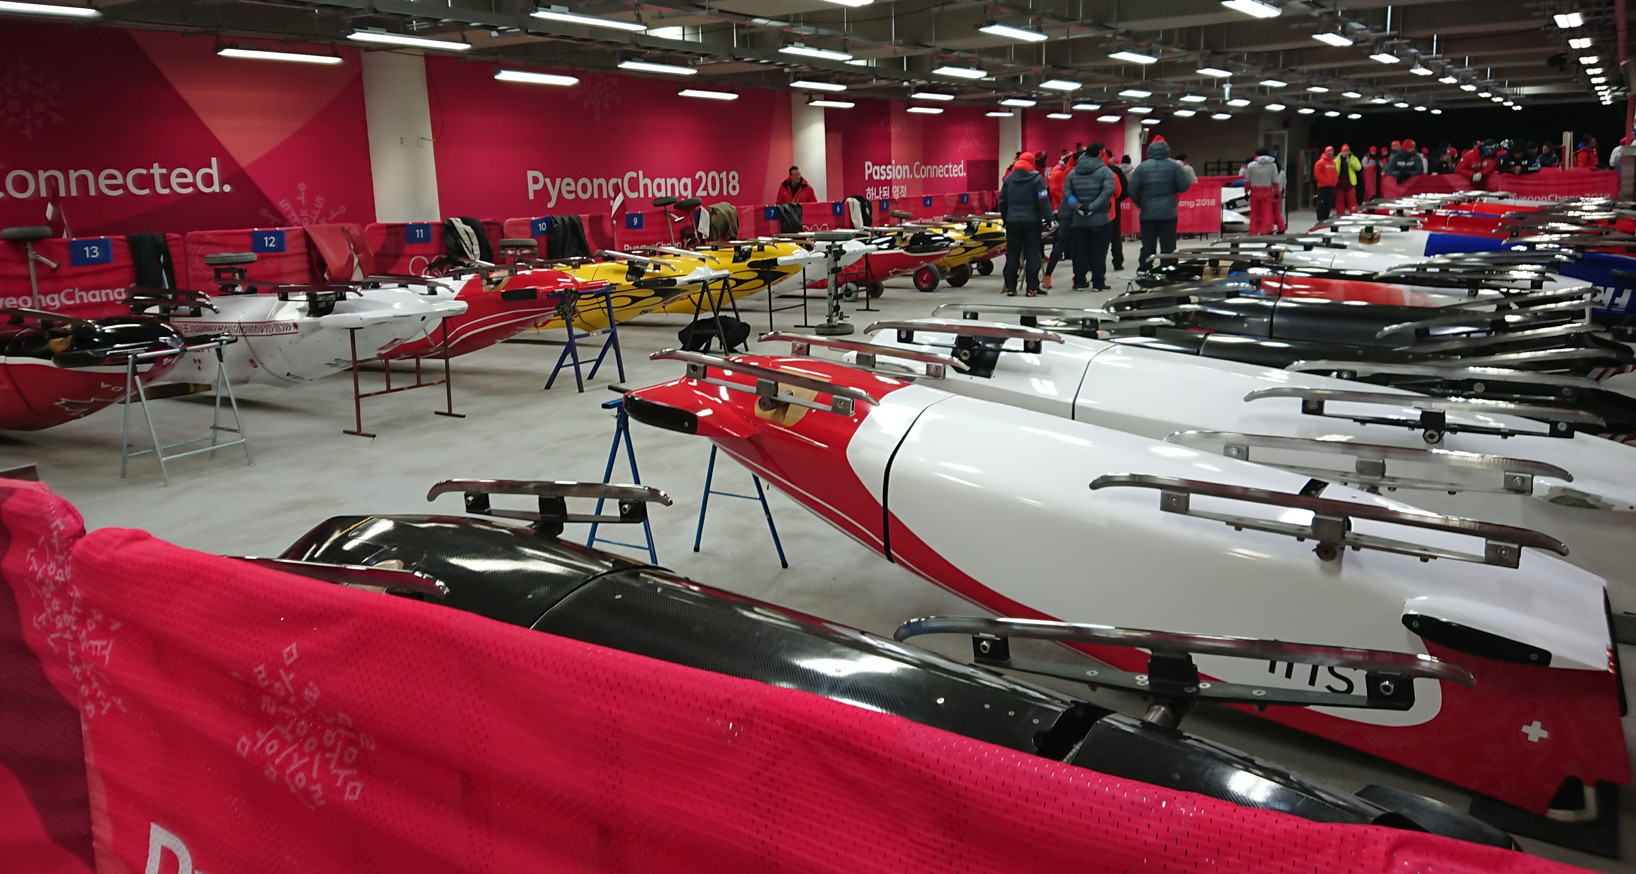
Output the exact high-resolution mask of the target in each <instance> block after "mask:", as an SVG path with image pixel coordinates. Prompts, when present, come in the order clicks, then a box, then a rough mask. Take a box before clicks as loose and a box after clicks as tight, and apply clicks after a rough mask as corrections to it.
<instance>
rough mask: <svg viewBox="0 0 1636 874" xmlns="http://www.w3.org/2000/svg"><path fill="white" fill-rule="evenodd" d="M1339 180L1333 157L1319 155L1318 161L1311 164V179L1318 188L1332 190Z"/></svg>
mask: <svg viewBox="0 0 1636 874" xmlns="http://www.w3.org/2000/svg"><path fill="white" fill-rule="evenodd" d="M1339 178H1340V171H1339V170H1336V169H1335V156H1334V155H1319V156H1318V160H1316V161H1314V162H1312V179H1313V181H1314V182H1316V183H1317V184H1318V187H1319V188H1334V187H1335V182H1336V180H1337V179H1339Z"/></svg>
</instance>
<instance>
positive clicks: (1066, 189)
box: [1062, 157, 1119, 228]
mask: <svg viewBox="0 0 1636 874" xmlns="http://www.w3.org/2000/svg"><path fill="white" fill-rule="evenodd" d="M1118 185H1119V181H1118V180H1117V179H1114V177H1113V171H1112V170H1109V169H1108V165H1107V164H1104V163H1102V159H1101V158H1094V157H1092V158H1081V159H1080V161H1079V163H1078V164H1076V165H1074V172H1072V173H1069V174H1068V180H1067V181H1066V182H1064V183H1063V184H1062V209H1063V213H1064V214H1065V215H1067V216H1068V217H1069V219H1068V220H1069V222H1070V223H1071V224H1072V226H1073V227H1076V228H1099V227H1101V226H1103V225H1105V224H1107V223H1108V221H1109V220H1110V219H1111V218H1113V198H1114V195H1115V194H1116V193H1117V191H1118Z"/></svg>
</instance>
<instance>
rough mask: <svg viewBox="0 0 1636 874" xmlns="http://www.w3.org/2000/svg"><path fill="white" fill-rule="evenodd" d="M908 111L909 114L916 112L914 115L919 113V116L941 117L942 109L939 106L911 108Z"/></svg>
mask: <svg viewBox="0 0 1636 874" xmlns="http://www.w3.org/2000/svg"><path fill="white" fill-rule="evenodd" d="M909 111H910V112H916V113H919V114H921V115H942V114H943V107H941V106H911V107H909Z"/></svg>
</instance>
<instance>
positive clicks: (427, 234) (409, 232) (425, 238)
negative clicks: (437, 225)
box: [403, 222, 432, 243]
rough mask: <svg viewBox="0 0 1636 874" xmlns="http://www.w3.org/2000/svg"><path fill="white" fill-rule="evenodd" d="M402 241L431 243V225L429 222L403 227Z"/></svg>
mask: <svg viewBox="0 0 1636 874" xmlns="http://www.w3.org/2000/svg"><path fill="white" fill-rule="evenodd" d="M403 241H404V242H405V243H430V242H431V241H432V225H431V223H430V222H417V223H415V224H412V225H404V226H403Z"/></svg>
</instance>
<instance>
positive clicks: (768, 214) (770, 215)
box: [761, 206, 778, 222]
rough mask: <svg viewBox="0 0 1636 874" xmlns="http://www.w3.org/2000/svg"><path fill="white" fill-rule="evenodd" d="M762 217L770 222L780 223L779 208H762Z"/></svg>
mask: <svg viewBox="0 0 1636 874" xmlns="http://www.w3.org/2000/svg"><path fill="white" fill-rule="evenodd" d="M761 217H762V218H764V219H766V220H767V221H770V222H776V221H778V207H776V206H764V207H762V208H761Z"/></svg>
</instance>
